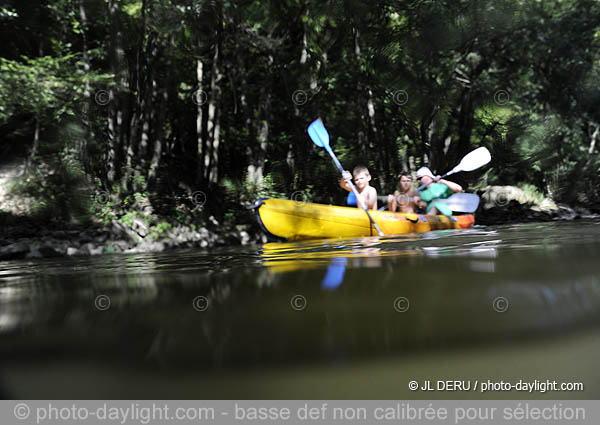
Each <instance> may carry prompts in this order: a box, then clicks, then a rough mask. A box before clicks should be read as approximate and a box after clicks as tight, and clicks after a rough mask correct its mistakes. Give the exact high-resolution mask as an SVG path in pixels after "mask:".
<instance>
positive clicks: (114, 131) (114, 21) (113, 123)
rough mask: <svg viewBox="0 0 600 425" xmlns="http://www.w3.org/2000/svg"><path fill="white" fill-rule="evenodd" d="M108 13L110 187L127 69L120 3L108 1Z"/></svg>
mask: <svg viewBox="0 0 600 425" xmlns="http://www.w3.org/2000/svg"><path fill="white" fill-rule="evenodd" d="M108 12H109V18H110V67H111V71H112V73H113V74H114V75H115V80H116V83H117V84H116V87H111V88H110V89H109V103H108V110H109V112H108V152H107V158H106V166H107V173H106V180H107V182H108V184H109V185H110V186H112V185H113V183H115V182H116V181H117V180H118V179H119V177H120V175H119V167H120V162H121V156H120V153H119V151H120V147H121V146H123V142H124V140H123V137H124V135H123V131H122V126H123V109H122V106H123V99H122V94H121V92H120V90H123V92H126V90H127V88H128V81H127V68H126V67H125V64H124V57H125V54H124V51H123V47H122V46H121V38H122V34H121V29H120V23H119V12H120V2H119V0H109V2H108Z"/></svg>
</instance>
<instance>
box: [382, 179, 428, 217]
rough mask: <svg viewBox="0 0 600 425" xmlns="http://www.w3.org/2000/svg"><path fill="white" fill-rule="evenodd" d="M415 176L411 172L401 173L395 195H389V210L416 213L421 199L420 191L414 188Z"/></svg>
mask: <svg viewBox="0 0 600 425" xmlns="http://www.w3.org/2000/svg"><path fill="white" fill-rule="evenodd" d="M412 186H413V178H412V176H411V175H410V174H409V173H402V174H400V179H399V180H398V187H397V189H396V190H395V191H394V194H393V195H388V210H389V211H391V212H396V211H399V212H401V213H414V212H415V205H416V204H417V203H418V202H419V201H420V198H419V194H418V192H417V191H416V190H415V189H413V187H412Z"/></svg>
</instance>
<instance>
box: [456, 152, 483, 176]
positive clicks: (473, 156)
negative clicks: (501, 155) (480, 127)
mask: <svg viewBox="0 0 600 425" xmlns="http://www.w3.org/2000/svg"><path fill="white" fill-rule="evenodd" d="M491 160H492V155H490V151H488V150H487V148H485V147H483V146H482V147H480V148H477V149H475V150H474V151H473V152H471V153H469V154H467V155H466V156H465V157H464V158H463V159H462V161H460V164H458V165H457V166H456V167H454V168H453V169H452V174H454V173H458V172H460V171H473V170H476V169H477V168H479V167H483V166H484V165H485V164H487V163H488V162H490V161H491Z"/></svg>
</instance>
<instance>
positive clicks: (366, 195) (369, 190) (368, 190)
mask: <svg viewBox="0 0 600 425" xmlns="http://www.w3.org/2000/svg"><path fill="white" fill-rule="evenodd" d="M352 175H354V185H355V186H356V191H357V192H358V195H359V196H360V198H361V201H362V202H358V203H357V205H356V206H357V207H358V208H363V206H362V205H361V204H362V203H364V204H365V205H366V207H367V209H370V210H375V211H377V190H376V189H375V188H374V187H372V186H370V185H369V182H370V181H371V174H370V173H369V169H368V168H367V167H365V166H364V165H357V166H356V167H354V170H352V174H350V172H349V171H344V174H343V177H342V180H340V187H341V188H342V189H345V190H347V191H348V192H350V193H352V189H351V188H350V185H349V184H348V181H349V180H352Z"/></svg>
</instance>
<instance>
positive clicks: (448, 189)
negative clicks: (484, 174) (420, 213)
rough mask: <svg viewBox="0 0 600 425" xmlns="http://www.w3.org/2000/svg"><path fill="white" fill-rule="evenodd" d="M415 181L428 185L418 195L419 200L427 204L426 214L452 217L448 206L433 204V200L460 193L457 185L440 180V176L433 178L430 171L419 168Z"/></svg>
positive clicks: (425, 168)
mask: <svg viewBox="0 0 600 425" xmlns="http://www.w3.org/2000/svg"><path fill="white" fill-rule="evenodd" d="M417 180H418V181H419V184H421V185H423V184H426V185H428V186H427V187H426V188H425V189H424V190H422V191H421V192H420V193H419V196H420V197H421V200H422V201H424V202H427V209H426V212H427V214H428V215H437V214H444V215H452V210H451V209H450V208H449V207H448V205H446V204H444V203H442V202H435V200H436V199H446V198H447V197H449V196H450V195H452V194H454V193H455V192H462V187H461V186H460V185H459V184H457V183H454V182H451V181H448V180H444V179H440V176H436V177H434V176H433V173H432V172H431V170H430V169H429V168H427V167H421V168H419V169H418V170H417Z"/></svg>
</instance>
